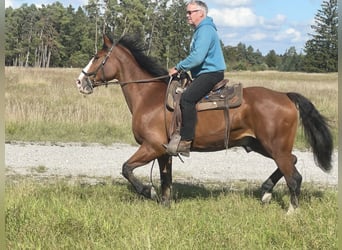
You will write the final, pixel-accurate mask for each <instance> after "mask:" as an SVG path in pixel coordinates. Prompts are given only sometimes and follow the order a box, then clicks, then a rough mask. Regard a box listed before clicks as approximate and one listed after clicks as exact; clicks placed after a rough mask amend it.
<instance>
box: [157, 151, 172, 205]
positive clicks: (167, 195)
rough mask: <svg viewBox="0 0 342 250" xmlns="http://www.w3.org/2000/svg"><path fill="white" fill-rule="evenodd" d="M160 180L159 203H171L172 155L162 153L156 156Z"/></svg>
mask: <svg viewBox="0 0 342 250" xmlns="http://www.w3.org/2000/svg"><path fill="white" fill-rule="evenodd" d="M158 163H159V169H160V181H161V201H160V202H161V204H162V205H165V206H170V205H171V191H172V190H171V185H172V156H170V155H163V156H161V157H159V158H158Z"/></svg>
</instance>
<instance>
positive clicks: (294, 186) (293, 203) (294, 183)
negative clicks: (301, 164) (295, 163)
mask: <svg viewBox="0 0 342 250" xmlns="http://www.w3.org/2000/svg"><path fill="white" fill-rule="evenodd" d="M285 179H286V182H287V186H288V187H289V189H290V195H291V198H290V199H291V200H290V207H289V209H288V214H290V213H292V212H293V211H294V210H295V209H296V208H298V206H299V204H298V197H299V195H300V187H301V184H302V176H301V175H300V173H299V172H298V171H297V169H296V168H295V167H294V171H293V174H292V176H289V177H286V176H285Z"/></svg>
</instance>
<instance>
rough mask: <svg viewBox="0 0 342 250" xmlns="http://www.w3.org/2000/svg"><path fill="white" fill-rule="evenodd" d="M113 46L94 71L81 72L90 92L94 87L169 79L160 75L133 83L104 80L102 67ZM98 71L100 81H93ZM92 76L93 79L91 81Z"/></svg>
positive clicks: (167, 76)
mask: <svg viewBox="0 0 342 250" xmlns="http://www.w3.org/2000/svg"><path fill="white" fill-rule="evenodd" d="M114 46H115V44H113V45H112V47H111V48H110V49H109V51H108V52H107V54H106V56H105V57H104V59H103V60H102V62H101V63H100V65H99V66H98V67H97V68H96V69H95V70H94V71H92V72H85V71H84V70H82V73H83V74H84V75H85V76H86V82H87V87H89V88H90V89H91V90H93V89H94V88H95V87H99V86H106V87H107V86H108V85H110V84H118V85H120V86H121V87H123V86H125V85H127V84H129V83H148V82H151V81H155V80H161V79H166V78H169V77H170V76H169V75H162V76H158V77H153V78H149V79H142V80H133V81H129V82H120V81H118V80H113V81H107V80H106V78H105V73H104V65H105V63H106V62H107V60H108V58H109V56H110V55H111V53H112V51H113V48H114ZM99 70H101V71H102V75H101V80H100V81H95V76H96V75H97V73H98V72H99ZM92 76H93V78H94V79H91V77H92Z"/></svg>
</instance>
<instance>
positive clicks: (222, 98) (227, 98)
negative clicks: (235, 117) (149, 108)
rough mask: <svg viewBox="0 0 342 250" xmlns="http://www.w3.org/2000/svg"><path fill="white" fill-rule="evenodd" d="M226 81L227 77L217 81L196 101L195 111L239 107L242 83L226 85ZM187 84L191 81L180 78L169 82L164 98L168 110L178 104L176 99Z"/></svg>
mask: <svg viewBox="0 0 342 250" xmlns="http://www.w3.org/2000/svg"><path fill="white" fill-rule="evenodd" d="M228 82H229V80H228V79H224V80H222V81H220V82H218V83H217V84H216V85H215V86H214V88H213V89H212V90H211V91H210V93H209V94H208V95H206V96H205V97H204V98H203V99H202V100H201V101H199V102H198V103H197V105H196V109H197V111H204V110H214V109H228V108H236V107H239V106H240V105H241V102H242V84H241V83H237V84H233V85H232V86H228V85H227V84H228ZM188 84H191V83H189V82H186V83H184V82H183V81H181V80H180V81H177V80H174V81H172V82H171V83H170V86H169V88H168V91H167V98H166V106H167V108H168V109H169V110H171V111H173V110H175V108H176V106H177V105H179V104H178V99H180V96H181V93H183V91H184V90H185V88H186V86H187V85H188ZM184 85H185V86H184Z"/></svg>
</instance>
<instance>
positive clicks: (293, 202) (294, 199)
mask: <svg viewBox="0 0 342 250" xmlns="http://www.w3.org/2000/svg"><path fill="white" fill-rule="evenodd" d="M275 161H276V163H277V165H278V168H279V170H280V171H281V173H282V174H283V175H284V177H285V180H286V184H287V186H288V188H289V190H290V196H291V197H290V207H289V209H288V213H291V212H293V211H294V210H295V209H296V208H298V205H299V204H298V197H299V194H300V187H301V184H302V176H301V175H300V174H299V172H298V170H297V169H296V167H295V166H294V164H293V157H292V155H291V156H283V157H278V158H277V159H275Z"/></svg>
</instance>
